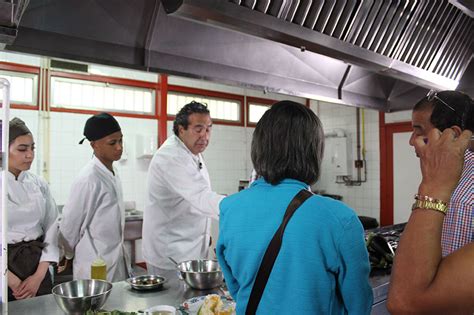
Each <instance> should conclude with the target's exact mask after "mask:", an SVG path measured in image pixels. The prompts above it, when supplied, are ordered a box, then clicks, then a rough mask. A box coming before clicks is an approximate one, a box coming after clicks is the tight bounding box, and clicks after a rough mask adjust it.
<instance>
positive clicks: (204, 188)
mask: <svg viewBox="0 0 474 315" xmlns="http://www.w3.org/2000/svg"><path fill="white" fill-rule="evenodd" d="M211 130H212V120H211V116H210V113H209V110H208V109H207V106H206V105H204V104H201V103H197V102H194V101H193V102H191V103H189V104H186V105H185V106H184V107H183V108H182V109H181V110H180V111H179V113H178V114H177V115H176V118H175V121H174V124H173V132H174V135H172V136H171V137H169V138H168V139H167V140H166V141H165V143H163V145H162V146H161V147H160V148H159V149H158V151H157V152H156V153H155V155H154V157H153V159H152V161H151V164H150V168H149V171H148V182H147V192H146V200H145V213H144V217H143V256H144V258H145V261H146V264H147V269H148V273H150V274H160V273H162V272H163V271H165V270H170V269H175V268H176V266H175V265H174V264H173V263H172V262H171V261H170V260H169V259H168V257H172V258H173V259H175V260H176V261H178V262H180V261H184V260H189V259H199V258H207V256H208V255H209V243H210V225H211V218H214V219H217V218H218V213H219V203H220V201H221V200H222V199H223V198H224V196H222V195H219V194H217V193H215V192H213V191H212V189H211V183H210V180H209V173H208V171H207V167H206V164H205V163H204V160H203V157H202V154H201V153H202V152H204V150H205V149H206V147H207V145H208V144H209V139H210V137H211Z"/></svg>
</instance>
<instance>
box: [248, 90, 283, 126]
mask: <svg viewBox="0 0 474 315" xmlns="http://www.w3.org/2000/svg"><path fill="white" fill-rule="evenodd" d="M276 102H278V101H276V100H272V99H268V98H260V97H253V96H247V102H246V103H245V108H246V110H247V127H255V126H257V124H256V123H253V122H250V121H249V113H250V103H257V104H259V105H268V107H270V106H272V105H273V104H275V103H276Z"/></svg>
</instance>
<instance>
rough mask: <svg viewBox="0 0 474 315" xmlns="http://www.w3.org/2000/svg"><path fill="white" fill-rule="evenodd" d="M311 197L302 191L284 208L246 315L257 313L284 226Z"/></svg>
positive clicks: (256, 281) (254, 286)
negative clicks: (283, 214) (283, 213)
mask: <svg viewBox="0 0 474 315" xmlns="http://www.w3.org/2000/svg"><path fill="white" fill-rule="evenodd" d="M312 195H313V194H312V193H311V192H310V191H308V190H306V189H302V190H300V191H299V192H298V194H297V195H296V196H295V197H294V198H293V199H292V200H291V202H290V204H289V205H288V208H286V212H285V216H284V217H283V221H282V222H281V225H280V227H279V228H278V230H277V231H276V232H275V235H273V238H272V240H271V241H270V244H269V245H268V248H267V250H266V251H265V255H264V256H263V259H262V263H261V264H260V268H259V269H258V272H257V277H256V278H255V283H254V284H253V288H252V293H250V298H249V302H248V304H247V309H246V310H245V314H246V315H254V314H255V313H256V312H257V308H258V304H259V303H260V299H261V298H262V295H263V291H264V290H265V286H266V285H267V281H268V277H270V273H271V272H272V269H273V265H274V264H275V260H276V258H277V256H278V253H279V252H280V248H281V241H282V240H283V233H284V232H285V228H286V225H287V224H288V222H289V221H290V219H291V217H292V216H293V213H295V211H296V209H298V208H299V206H301V205H302V204H303V202H305V201H306V199H308V198H309V197H311V196H312Z"/></svg>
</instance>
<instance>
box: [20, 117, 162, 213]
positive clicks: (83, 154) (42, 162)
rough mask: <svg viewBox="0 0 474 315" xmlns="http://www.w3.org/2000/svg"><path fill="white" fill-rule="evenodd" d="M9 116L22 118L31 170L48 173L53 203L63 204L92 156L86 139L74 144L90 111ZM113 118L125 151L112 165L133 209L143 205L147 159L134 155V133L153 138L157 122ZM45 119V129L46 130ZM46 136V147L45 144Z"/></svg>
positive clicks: (135, 153)
mask: <svg viewBox="0 0 474 315" xmlns="http://www.w3.org/2000/svg"><path fill="white" fill-rule="evenodd" d="M13 116H18V117H20V118H21V119H23V120H24V121H25V122H26V124H27V125H28V127H29V128H30V130H31V131H32V133H33V136H34V138H35V142H36V144H37V145H36V147H37V149H36V162H35V163H34V165H33V167H32V171H33V172H35V173H37V174H41V175H42V176H43V177H47V176H49V184H50V187H51V191H52V194H53V196H54V198H55V200H56V203H57V204H59V205H61V204H64V203H65V202H66V200H67V198H68V196H69V193H70V189H71V184H72V181H73V180H74V178H75V176H76V175H77V174H78V173H79V171H80V169H81V168H82V167H83V166H84V165H85V164H86V163H87V162H88V161H89V160H90V159H91V158H92V149H91V147H90V145H89V142H88V141H85V142H84V143H83V144H82V145H80V144H78V142H79V140H81V139H82V138H83V135H82V132H83V129H84V124H85V121H86V120H87V118H89V117H90V116H91V115H83V114H71V113H56V112H53V113H51V114H50V118H49V119H47V118H40V117H39V114H38V112H37V111H28V110H12V117H13ZM116 119H117V121H118V122H119V124H120V126H121V128H122V133H123V134H124V146H125V151H124V155H123V156H122V158H123V159H122V160H120V161H118V162H115V163H114V166H115V167H116V168H117V169H118V172H119V176H120V177H121V179H122V186H123V191H124V199H125V200H133V201H135V202H136V203H137V209H143V207H144V191H145V178H146V174H147V170H148V165H149V162H150V159H137V158H136V157H137V152H136V141H137V137H136V135H137V134H140V135H142V136H144V137H146V136H149V137H154V138H156V137H157V131H158V122H157V121H155V120H150V119H138V118H136V119H135V118H124V117H116ZM48 121H49V132H48V131H47V130H48V129H47V124H48ZM48 137H49V149H48V147H47V145H46V144H45V140H46V139H47V138H48ZM48 152H49V161H48V154H47V153H48ZM125 158H126V159H125ZM45 172H46V173H45Z"/></svg>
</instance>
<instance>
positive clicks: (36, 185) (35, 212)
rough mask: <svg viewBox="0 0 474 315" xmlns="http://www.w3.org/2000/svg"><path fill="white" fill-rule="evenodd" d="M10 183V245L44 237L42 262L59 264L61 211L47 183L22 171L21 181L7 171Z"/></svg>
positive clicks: (8, 190)
mask: <svg viewBox="0 0 474 315" xmlns="http://www.w3.org/2000/svg"><path fill="white" fill-rule="evenodd" d="M7 181H8V187H7V202H6V204H7V205H6V206H7V211H8V227H7V238H8V240H7V242H8V244H16V243H19V242H22V241H25V242H28V241H33V240H36V239H38V238H39V237H41V236H44V240H43V242H44V244H45V247H44V248H43V253H42V255H41V258H40V262H41V261H49V262H58V260H59V249H58V225H57V221H56V220H57V217H58V209H57V208H56V203H55V202H54V199H53V197H52V196H51V192H50V190H49V187H48V184H47V183H46V182H45V181H44V180H43V179H42V178H41V177H39V176H37V175H35V174H33V173H31V172H29V171H24V172H21V173H20V175H19V176H18V179H15V175H13V174H12V173H10V172H7Z"/></svg>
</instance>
